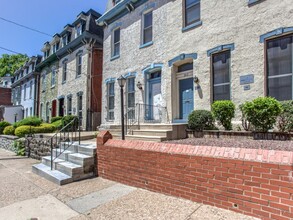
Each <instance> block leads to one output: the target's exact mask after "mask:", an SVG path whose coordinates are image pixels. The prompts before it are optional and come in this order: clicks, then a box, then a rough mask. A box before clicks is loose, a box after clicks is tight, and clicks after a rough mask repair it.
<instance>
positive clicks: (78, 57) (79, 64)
mask: <svg viewBox="0 0 293 220" xmlns="http://www.w3.org/2000/svg"><path fill="white" fill-rule="evenodd" d="M81 69H82V54H77V55H76V76H80V75H81Z"/></svg>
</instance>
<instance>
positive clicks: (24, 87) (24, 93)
mask: <svg viewBox="0 0 293 220" xmlns="http://www.w3.org/2000/svg"><path fill="white" fill-rule="evenodd" d="M25 99H26V84H24V86H23V100H25Z"/></svg>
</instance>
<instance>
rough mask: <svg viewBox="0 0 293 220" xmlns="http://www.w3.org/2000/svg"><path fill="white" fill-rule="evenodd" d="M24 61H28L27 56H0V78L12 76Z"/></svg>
mask: <svg viewBox="0 0 293 220" xmlns="http://www.w3.org/2000/svg"><path fill="white" fill-rule="evenodd" d="M26 61H28V56H27V55H23V54H16V55H15V54H13V55H9V54H2V57H0V77H3V76H5V75H6V74H11V75H13V74H14V72H15V71H16V70H18V69H19V68H20V67H21V66H22V65H23V64H24V63H25V62H26Z"/></svg>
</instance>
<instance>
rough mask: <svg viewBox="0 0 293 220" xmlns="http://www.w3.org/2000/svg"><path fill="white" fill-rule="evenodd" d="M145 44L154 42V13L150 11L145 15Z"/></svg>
mask: <svg viewBox="0 0 293 220" xmlns="http://www.w3.org/2000/svg"><path fill="white" fill-rule="evenodd" d="M142 38H143V41H142V43H143V44H146V43H149V42H152V40H153V12H152V11H150V12H148V13H145V14H144V15H143V34H142Z"/></svg>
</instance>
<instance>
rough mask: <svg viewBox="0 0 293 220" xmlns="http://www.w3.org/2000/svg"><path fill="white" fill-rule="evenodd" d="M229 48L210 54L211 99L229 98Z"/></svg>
mask: <svg viewBox="0 0 293 220" xmlns="http://www.w3.org/2000/svg"><path fill="white" fill-rule="evenodd" d="M230 57H231V52H230V50H227V51H223V52H220V53H216V54H212V71H213V72H212V74H213V76H212V77H213V88H212V89H213V101H217V100H230V98H231V95H230Z"/></svg>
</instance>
